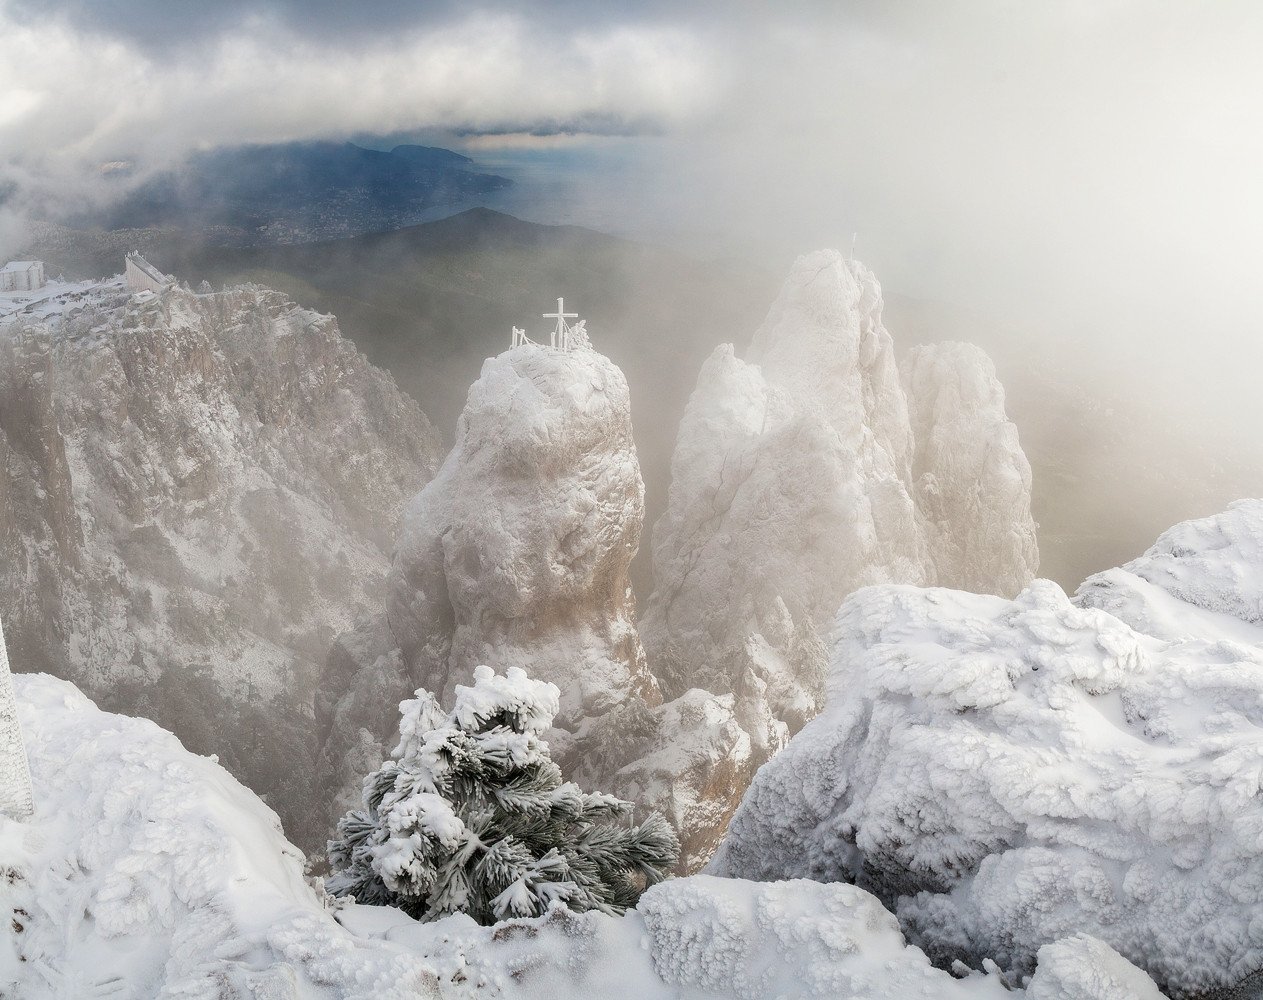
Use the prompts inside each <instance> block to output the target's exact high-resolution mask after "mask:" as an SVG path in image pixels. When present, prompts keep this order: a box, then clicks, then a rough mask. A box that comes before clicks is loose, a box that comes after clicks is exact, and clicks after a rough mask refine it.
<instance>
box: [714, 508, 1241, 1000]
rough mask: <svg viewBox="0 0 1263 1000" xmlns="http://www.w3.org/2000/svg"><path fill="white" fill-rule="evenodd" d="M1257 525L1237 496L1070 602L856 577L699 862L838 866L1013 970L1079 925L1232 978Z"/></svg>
mask: <svg viewBox="0 0 1263 1000" xmlns="http://www.w3.org/2000/svg"><path fill="white" fill-rule="evenodd" d="M1260 538H1263V503H1260V502H1259V501H1245V502H1242V503H1239V504H1236V505H1234V506H1233V507H1232V508H1230V509H1229V510H1228V511H1227V512H1225V513H1224V514H1221V515H1218V516H1216V517H1214V518H1207V519H1204V520H1202V521H1194V522H1189V523H1187V524H1183V525H1180V526H1177V527H1176V528H1173V529H1171V530H1170V531H1169V532H1167V533H1166V534H1164V535H1163V536H1162V538H1161V539H1160V540H1159V542H1158V544H1157V545H1155V546H1154V548H1153V549H1151V550H1150V552H1149V553H1147V554H1146V555H1145V556H1143V557H1142V558H1141V559H1138V560H1136V561H1135V562H1134V563H1131V564H1129V566H1128V567H1125V568H1124V569H1122V570H1112V571H1109V572H1108V573H1105V574H1101V576H1100V577H1099V578H1095V579H1094V580H1092V581H1089V583H1088V584H1085V586H1084V588H1083V589H1082V590H1081V592H1080V594H1079V596H1078V597H1077V598H1076V601H1075V602H1073V603H1072V602H1071V601H1070V600H1068V599H1067V597H1066V595H1065V594H1064V593H1063V592H1062V591H1061V590H1060V588H1058V587H1057V586H1056V585H1055V584H1053V583H1051V582H1049V581H1046V580H1039V581H1036V582H1034V583H1033V584H1032V585H1031V586H1030V587H1028V588H1027V589H1026V590H1025V591H1023V593H1021V594H1020V595H1018V596H1017V597H1016V598H1015V599H1014V600H1012V601H1009V600H1004V599H1002V598H998V597H991V596H983V595H977V594H967V593H964V592H960V591H951V590H943V589H919V588H915V587H908V586H881V587H872V588H867V589H865V590H862V591H860V592H859V593H857V594H855V595H854V596H852V597H851V598H850V599H849V600H848V601H847V602H846V604H845V605H844V606H843V609H842V611H841V613H840V615H839V618H838V621H837V625H836V631H835V635H836V646H835V647H834V649H833V652H832V667H831V672H830V675H829V696H828V704H827V706H826V708H825V710H824V711H823V712H822V713H821V715H820V716H819V717H817V718H816V719H815V720H813V721H812V722H811V723H809V724H808V725H807V727H806V728H804V729H803V730H802V732H801V733H799V734H798V735H797V736H796V737H794V738H793V739H792V740H791V741H790V743H789V745H788V746H787V747H786V749H785V750H783V751H782V752H781V753H780V754H779V755H778V756H777V757H775V758H774V759H773V760H772V761H771V762H770V763H768V764H767V765H766V766H765V767H764V768H763V769H762V770H761V771H760V772H759V774H758V776H757V777H756V779H755V781H754V783H753V785H752V786H751V788H750V791H749V792H748V793H747V795H746V797H745V799H744V800H743V802H742V804H741V806H740V808H739V810H738V811H737V814H736V816H735V817H734V818H733V821H732V824H731V827H730V829H729V833H728V836H727V838H726V840H725V841H724V843H723V845H722V847H721V848H720V852H719V854H718V856H717V857H716V859H715V861H714V862H713V866H712V870H713V871H714V872H715V873H716V874H722V875H727V876H731V877H737V878H757V879H766V880H779V879H785V878H799V877H807V878H813V879H817V880H821V881H848V882H855V883H856V884H858V885H860V886H861V887H862V888H866V889H868V890H869V891H871V892H873V893H874V894H876V895H877V896H879V897H880V898H881V899H882V900H883V902H885V903H886V905H887V906H888V907H889V908H890V909H891V910H892V911H893V912H895V913H896V914H897V915H898V917H899V920H900V923H901V924H902V926H903V928H904V931H905V933H907V934H908V936H909V939H910V940H912V941H913V942H914V943H916V944H917V945H918V946H920V947H921V948H923V949H924V950H925V951H926V952H927V954H929V955H930V957H931V958H932V959H933V960H934V961H935V962H936V963H937V964H940V965H942V966H944V967H947V966H950V965H951V964H952V963H953V962H954V961H958V960H959V961H963V962H966V963H967V964H970V965H973V966H974V967H978V966H979V965H980V963H981V962H982V961H983V960H984V959H988V958H989V959H994V960H995V961H996V962H998V963H999V964H1000V966H1001V967H1002V968H1004V969H1005V970H1006V971H1007V972H1008V973H1010V974H1011V975H1012V976H1015V977H1020V976H1023V975H1027V974H1029V973H1030V972H1031V971H1032V970H1033V969H1034V967H1035V964H1036V960H1037V956H1038V960H1039V963H1040V966H1041V968H1042V967H1043V965H1044V959H1045V956H1044V952H1043V951H1042V950H1041V946H1045V945H1051V944H1052V943H1053V942H1055V941H1058V940H1059V939H1061V938H1064V937H1066V936H1067V935H1072V934H1077V933H1080V932H1085V933H1087V934H1090V935H1092V936H1093V937H1095V938H1098V939H1100V940H1101V941H1103V942H1105V943H1107V944H1108V945H1110V946H1111V947H1112V948H1114V949H1116V950H1117V951H1118V952H1119V953H1120V954H1121V955H1123V957H1125V958H1126V959H1128V960H1129V961H1130V962H1132V963H1134V964H1135V965H1137V966H1139V967H1140V968H1142V969H1144V970H1145V971H1146V972H1148V973H1149V975H1150V976H1152V977H1153V979H1154V980H1155V981H1156V982H1157V983H1158V985H1159V986H1160V987H1162V989H1163V990H1164V991H1165V992H1166V993H1167V995H1169V996H1172V997H1199V998H1200V997H1203V996H1216V997H1218V996H1225V997H1226V996H1230V995H1231V996H1235V995H1238V994H1237V993H1235V992H1233V991H1234V990H1236V989H1237V987H1238V986H1239V985H1240V984H1241V983H1242V982H1243V981H1245V980H1247V979H1248V978H1249V977H1252V976H1254V974H1255V973H1256V972H1257V971H1258V970H1259V968H1260V967H1263V936H1261V935H1260V933H1259V926H1258V919H1257V915H1258V913H1259V909H1260V907H1261V906H1263V861H1261V860H1260V855H1259V852H1258V842H1259V837H1260V831H1263V800H1261V799H1260V797H1259V794H1258V790H1259V782H1260V774H1261V773H1263V770H1261V766H1260V761H1263V736H1260V733H1263V708H1261V707H1260V706H1263V641H1260V640H1263V629H1261V628H1260V627H1259V625H1258V623H1257V621H1255V620H1254V619H1256V618H1257V609H1256V607H1255V604H1254V601H1255V598H1256V597H1257V595H1258V593H1259V592H1260V589H1259V588H1260V581H1261V580H1263V562H1261V561H1260V551H1261V549H1260V546H1259V545H1258V540H1259V539H1260ZM1107 609H1108V610H1107ZM1053 995H1057V994H1053ZM1240 995H1246V994H1245V993H1241V994H1240Z"/></svg>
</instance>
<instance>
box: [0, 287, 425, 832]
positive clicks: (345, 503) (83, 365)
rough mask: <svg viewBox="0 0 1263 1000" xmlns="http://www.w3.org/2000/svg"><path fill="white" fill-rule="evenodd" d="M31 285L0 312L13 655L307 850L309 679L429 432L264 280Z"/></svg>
mask: <svg viewBox="0 0 1263 1000" xmlns="http://www.w3.org/2000/svg"><path fill="white" fill-rule="evenodd" d="M48 295H49V297H48V298H47V300H44V299H41V300H40V302H39V303H37V305H38V306H39V308H38V309H35V310H33V311H30V312H23V313H20V314H16V315H14V316H12V317H5V318H2V319H0V609H3V611H4V613H5V615H6V620H5V627H6V630H7V637H8V639H9V643H10V650H11V652H12V653H13V660H14V663H15V664H16V665H18V666H19V668H20V669H23V670H45V671H48V672H51V673H55V674H57V675H60V676H63V677H67V678H70V679H73V680H74V681H75V682H76V683H78V684H79V685H81V686H82V687H83V688H84V689H85V690H87V691H89V692H90V693H92V694H93V695H94V696H96V697H98V698H101V699H102V700H103V701H104V702H105V703H106V704H108V705H109V706H110V707H112V708H115V709H120V710H122V711H125V712H127V713H129V714H135V715H146V716H149V717H150V718H154V719H156V720H158V721H159V722H161V723H163V724H164V725H166V726H167V727H169V728H171V729H173V730H175V731H176V732H177V734H178V735H179V736H180V737H181V738H182V739H184V740H185V741H186V742H187V743H188V744H189V746H190V747H191V748H193V749H195V750H199V751H202V752H206V753H210V752H216V753H219V754H220V755H221V759H222V760H223V761H224V762H225V764H226V765H227V766H228V767H229V769H230V770H232V771H233V772H234V773H236V774H237V775H238V776H239V777H241V778H242V780H244V781H246V782H247V783H250V784H252V785H253V787H254V788H255V789H256V790H258V791H260V792H266V793H268V794H269V797H270V801H271V803H272V804H273V805H274V806H275V807H276V808H277V809H278V811H280V812H281V813H282V815H284V816H285V820H286V823H287V824H288V825H289V827H290V833H291V836H293V837H295V838H296V839H299V840H300V841H301V842H303V843H304V844H307V845H311V844H314V843H319V842H321V841H322V840H323V839H324V834H325V831H324V830H323V829H319V830H317V829H312V828H311V826H310V824H308V823H307V820H306V817H307V814H308V812H309V810H311V809H312V801H311V795H310V784H309V783H310V780H311V778H310V772H311V762H312V759H313V757H314V752H315V742H316V741H315V735H314V733H313V732H312V730H313V728H314V727H313V720H312V715H313V712H312V705H311V698H312V692H313V689H314V687H315V681H316V678H317V677H318V676H319V672H320V669H321V666H322V664H323V661H324V659H325V656H326V654H327V652H328V648H329V644H330V643H331V642H332V639H333V636H334V635H335V634H336V633H337V632H338V631H340V630H342V629H344V628H347V627H349V625H350V624H351V623H352V622H354V621H355V620H357V619H358V617H359V616H360V615H362V614H364V613H365V610H366V609H367V608H370V607H374V606H377V605H378V604H379V603H380V601H381V600H382V598H383V596H384V591H385V578H386V574H387V571H388V569H389V565H390V562H389V557H390V551H391V549H392V547H393V537H392V528H393V526H394V524H395V523H396V521H397V519H398V516H399V512H400V511H401V510H402V508H403V505H404V502H405V500H406V498H407V497H410V496H412V495H413V494H414V493H415V492H416V490H417V489H419V488H420V487H421V486H422V485H423V484H424V483H425V482H426V481H427V480H428V478H429V476H430V475H431V473H432V471H433V469H434V467H435V465H436V464H437V458H438V448H439V441H438V436H437V435H436V434H435V433H434V431H433V429H432V428H431V426H430V424H429V421H428V420H427V419H426V417H425V415H424V414H423V413H422V412H421V409H420V407H418V405H417V404H416V403H415V402H414V401H413V400H411V399H409V398H408V397H406V396H405V395H403V393H401V392H400V391H399V389H398V387H397V386H396V385H395V383H394V380H393V379H391V377H390V376H389V375H387V374H386V373H385V372H382V371H380V370H378V369H377V368H374V367H373V366H372V365H370V364H369V363H368V360H367V359H366V358H365V357H364V356H363V355H362V354H360V353H359V352H358V351H357V350H356V349H355V346H354V345H353V344H351V343H350V342H349V341H347V340H346V339H345V338H343V337H342V336H341V334H340V332H339V329H338V324H337V320H336V319H334V317H332V316H328V315H322V314H320V313H317V312H314V311H312V310H310V309H307V308H304V307H302V306H301V305H299V304H298V303H296V302H294V301H293V300H292V299H290V298H288V297H287V296H286V295H284V294H282V293H280V292H278V291H274V290H272V289H268V288H262V287H258V286H239V287H234V288H228V289H225V290H223V291H220V292H206V293H195V292H191V291H189V290H188V289H185V288H179V287H176V288H171V289H168V290H167V291H166V292H164V293H163V294H162V295H161V296H155V295H153V294H150V293H145V294H143V295H133V294H130V293H129V292H127V291H126V289H125V288H123V286H122V284H121V282H120V281H118V280H113V281H106V282H96V283H85V284H84V285H83V287H79V286H68V287H58V288H53V289H51V290H50V291H49V293H48Z"/></svg>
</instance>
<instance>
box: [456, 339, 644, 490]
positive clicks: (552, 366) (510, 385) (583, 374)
mask: <svg viewBox="0 0 1263 1000" xmlns="http://www.w3.org/2000/svg"><path fill="white" fill-rule="evenodd" d="M457 436H458V448H459V447H460V444H461V443H464V442H470V443H474V442H480V441H485V440H492V439H494V440H495V441H496V442H497V444H498V446H499V447H501V448H504V449H506V450H507V451H508V452H512V453H515V454H516V453H517V452H518V450H519V449H524V450H525V452H526V453H523V454H521V456H520V457H521V458H522V459H523V460H530V459H532V458H539V457H540V455H538V454H536V455H534V456H532V455H531V454H529V453H530V452H552V453H553V454H554V457H555V456H556V455H557V454H562V455H567V456H569V455H574V454H577V453H580V452H583V451H586V450H589V449H593V448H599V447H602V446H603V445H604V446H610V445H625V444H626V443H628V442H630V439H631V402H630V397H629V395H628V390H627V379H626V378H625V377H624V376H623V373H622V371H621V370H620V369H619V368H618V366H617V365H615V364H614V363H613V362H612V361H610V360H609V358H607V357H605V356H604V355H603V354H600V353H598V352H597V351H594V350H591V349H586V348H584V349H579V350H572V351H560V350H556V349H554V348H551V347H545V346H541V345H537V344H526V345H523V346H521V347H515V348H513V349H512V350H508V351H505V352H504V353H503V354H500V355H498V356H496V357H494V358H488V359H487V360H486V361H485V362H484V363H483V366H482V372H481V374H480V375H479V378H478V381H476V382H475V383H474V384H473V386H472V387H471V388H470V390H469V395H468V396H467V397H466V402H465V409H464V411H463V412H462V413H461V416H460V421H459V423H458V425H457ZM528 470H529V466H528ZM637 475H639V473H637Z"/></svg>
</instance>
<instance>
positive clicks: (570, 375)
mask: <svg viewBox="0 0 1263 1000" xmlns="http://www.w3.org/2000/svg"><path fill="white" fill-rule="evenodd" d="M643 512H644V483H643V482H642V481H641V478H640V466H639V463H638V462H637V460H636V450H635V445H634V444H633V442H632V428H631V409H630V401H629V397H628V392H627V382H626V380H625V379H624V378H623V374H622V372H621V371H619V370H618V368H617V367H616V366H615V365H613V364H612V363H611V362H610V361H609V360H608V359H606V358H605V357H603V356H602V355H600V354H598V353H596V352H595V351H592V350H576V351H570V352H561V351H555V350H551V349H549V348H544V347H537V346H533V345H529V346H524V347H519V348H516V349H514V350H511V351H507V352H505V353H504V354H501V355H500V356H499V357H497V358H492V359H489V360H488V361H487V362H486V363H485V364H484V365H483V370H482V375H481V376H480V378H479V379H478V381H477V382H475V383H474V385H473V386H472V387H471V388H470V390H469V396H468V399H467V401H466V404H465V409H464V411H463V412H462V414H461V417H460V421H459V424H458V426H457V432H456V443H455V446H454V447H453V448H452V451H451V453H450V454H449V455H448V457H447V459H446V460H445V461H444V463H443V466H442V468H441V469H440V470H439V472H438V474H437V475H436V476H435V477H434V479H433V481H432V482H431V483H430V484H429V485H428V486H426V488H425V489H423V490H422V491H421V492H420V493H419V494H418V495H417V496H416V498H415V499H414V500H413V501H412V503H411V504H410V505H409V507H408V510H407V512H406V514H405V515H404V518H403V528H402V534H401V539H400V543H399V547H398V549H397V550H396V553H395V559H394V570H393V574H392V577H391V589H390V596H389V601H388V605H387V617H388V621H389V625H390V630H391V633H392V635H393V637H394V639H395V640H396V642H397V643H398V644H399V646H400V648H401V649H402V651H403V654H404V657H405V660H406V662H407V664H408V669H409V673H410V675H411V676H412V677H413V678H415V680H416V683H417V685H418V686H424V687H425V688H427V689H428V690H431V691H433V692H434V693H435V694H436V695H438V696H439V698H440V700H443V701H447V700H450V698H451V695H452V691H453V689H454V687H455V685H456V684H457V683H458V682H460V681H463V680H465V679H466V678H468V677H469V675H470V672H471V671H472V670H473V668H474V667H475V666H477V665H479V664H482V663H492V664H503V665H509V664H520V665H522V666H524V667H525V668H526V669H527V671H528V673H530V675H531V676H532V677H534V678H536V679H538V680H544V681H550V682H552V683H555V684H556V685H557V686H558V687H559V688H560V689H561V711H560V714H559V717H558V719H557V725H558V727H559V728H561V729H564V730H567V731H570V732H573V731H574V730H575V729H577V728H578V727H579V725H580V723H581V722H582V720H583V719H584V718H590V717H594V716H599V715H601V714H603V713H604V712H607V711H609V710H610V709H611V708H613V707H614V706H615V705H617V704H619V703H620V702H622V701H623V700H624V699H626V698H627V697H629V696H630V695H633V694H634V695H638V696H640V697H642V698H644V699H645V700H647V701H650V702H653V701H657V700H658V695H657V689H656V684H655V682H654V679H653V677H652V675H651V674H650V673H649V671H648V669H647V668H646V665H645V656H644V652H643V650H642V649H641V647H640V641H639V639H638V638H637V635H636V630H635V628H634V626H633V624H632V621H633V618H634V615H635V609H634V601H633V598H632V594H631V587H630V584H629V582H628V576H627V568H628V565H629V564H630V562H631V559H632V557H633V556H634V555H635V554H636V548H637V546H638V544H639V541H640V528H641V522H642V520H643V516H644V513H643Z"/></svg>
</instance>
